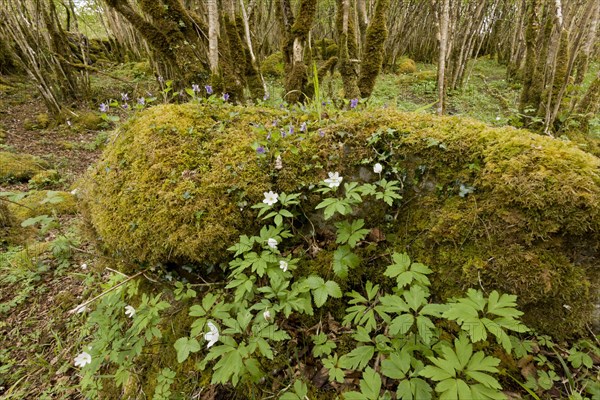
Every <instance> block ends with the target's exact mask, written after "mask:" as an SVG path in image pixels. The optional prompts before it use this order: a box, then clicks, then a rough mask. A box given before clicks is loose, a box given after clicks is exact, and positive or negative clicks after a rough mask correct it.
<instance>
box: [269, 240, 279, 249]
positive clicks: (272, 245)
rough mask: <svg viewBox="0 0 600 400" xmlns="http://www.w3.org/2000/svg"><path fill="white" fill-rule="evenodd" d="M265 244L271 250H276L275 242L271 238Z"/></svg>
mask: <svg viewBox="0 0 600 400" xmlns="http://www.w3.org/2000/svg"><path fill="white" fill-rule="evenodd" d="M267 244H268V245H269V247H270V248H272V249H276V248H277V240H275V239H273V238H269V240H267Z"/></svg>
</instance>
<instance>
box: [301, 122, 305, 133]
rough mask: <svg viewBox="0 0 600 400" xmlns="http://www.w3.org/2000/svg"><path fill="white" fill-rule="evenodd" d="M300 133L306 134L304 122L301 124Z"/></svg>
mask: <svg viewBox="0 0 600 400" xmlns="http://www.w3.org/2000/svg"><path fill="white" fill-rule="evenodd" d="M300 132H306V122H303V123H302V124H301V125H300Z"/></svg>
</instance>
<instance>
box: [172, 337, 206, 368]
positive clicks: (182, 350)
mask: <svg viewBox="0 0 600 400" xmlns="http://www.w3.org/2000/svg"><path fill="white" fill-rule="evenodd" d="M173 346H174V347H175V350H177V362H178V363H180V364H181V363H182V362H184V361H185V360H187V358H188V357H189V355H190V353H196V352H197V351H200V343H198V340H196V339H195V338H188V337H182V338H179V339H177V340H176V341H175V343H174V345H173Z"/></svg>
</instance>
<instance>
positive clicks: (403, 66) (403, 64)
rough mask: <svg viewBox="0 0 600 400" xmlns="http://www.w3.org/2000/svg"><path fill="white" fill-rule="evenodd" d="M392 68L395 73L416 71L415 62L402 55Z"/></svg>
mask: <svg viewBox="0 0 600 400" xmlns="http://www.w3.org/2000/svg"><path fill="white" fill-rule="evenodd" d="M392 69H393V72H394V73H396V74H413V73H415V72H417V64H416V63H415V62H414V61H413V60H411V59H410V58H408V57H402V58H400V60H398V61H397V62H396V64H394V66H393V68H392Z"/></svg>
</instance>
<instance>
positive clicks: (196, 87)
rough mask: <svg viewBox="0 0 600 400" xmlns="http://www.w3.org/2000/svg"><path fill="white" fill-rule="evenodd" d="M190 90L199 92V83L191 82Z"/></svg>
mask: <svg viewBox="0 0 600 400" xmlns="http://www.w3.org/2000/svg"><path fill="white" fill-rule="evenodd" d="M192 91H193V92H194V93H200V85H196V84H193V85H192Z"/></svg>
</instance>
